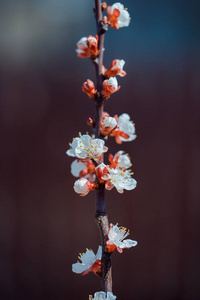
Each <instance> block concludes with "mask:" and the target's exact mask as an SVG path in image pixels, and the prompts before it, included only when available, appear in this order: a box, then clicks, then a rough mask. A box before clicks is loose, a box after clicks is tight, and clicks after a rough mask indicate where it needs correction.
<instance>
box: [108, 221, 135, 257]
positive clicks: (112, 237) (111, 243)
mask: <svg viewBox="0 0 200 300" xmlns="http://www.w3.org/2000/svg"><path fill="white" fill-rule="evenodd" d="M128 235H129V230H128V231H127V229H126V228H125V227H118V226H117V224H116V225H113V224H110V228H109V230H108V241H107V242H106V245H107V249H108V251H109V250H110V252H112V251H114V250H115V249H116V248H117V250H118V252H120V253H122V252H123V249H124V248H131V247H134V246H136V245H137V241H134V240H131V239H126V240H124V239H125V238H126V237H127V236H128Z"/></svg>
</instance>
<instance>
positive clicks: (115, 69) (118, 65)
mask: <svg viewBox="0 0 200 300" xmlns="http://www.w3.org/2000/svg"><path fill="white" fill-rule="evenodd" d="M124 65H125V61H124V60H123V59H121V60H120V59H115V60H113V62H112V63H111V66H110V68H109V69H108V70H107V71H106V72H105V74H104V76H105V77H107V78H110V77H114V76H117V75H119V76H121V77H124V76H125V75H126V72H125V71H124V70H123V67H124Z"/></svg>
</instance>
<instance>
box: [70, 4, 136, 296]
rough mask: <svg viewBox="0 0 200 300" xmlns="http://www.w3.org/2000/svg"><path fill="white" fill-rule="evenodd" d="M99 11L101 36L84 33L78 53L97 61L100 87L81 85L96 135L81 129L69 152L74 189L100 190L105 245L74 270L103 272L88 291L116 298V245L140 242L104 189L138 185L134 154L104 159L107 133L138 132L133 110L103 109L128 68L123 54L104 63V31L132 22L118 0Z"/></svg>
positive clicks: (126, 135)
mask: <svg viewBox="0 0 200 300" xmlns="http://www.w3.org/2000/svg"><path fill="white" fill-rule="evenodd" d="M106 8H107V15H108V17H106V16H104V17H103V14H102V11H103V10H105V9H106ZM94 12H95V19H96V27H97V35H96V36H95V37H94V36H92V35H89V36H88V37H83V38H81V39H80V41H79V42H78V43H77V49H76V52H77V55H78V57H80V58H90V59H91V61H92V63H93V64H94V66H95V73H96V87H95V84H94V83H93V82H92V81H91V80H90V79H87V80H86V81H85V82H84V83H83V85H82V91H83V92H84V93H86V94H87V95H88V96H89V98H90V99H93V101H94V103H95V118H93V117H89V118H88V119H87V124H88V125H89V126H91V127H92V129H93V131H94V134H95V135H93V136H90V135H88V134H84V135H82V134H81V133H80V134H79V137H76V138H74V139H73V141H72V143H70V149H69V150H67V152H66V153H67V155H69V156H72V157H75V158H76V160H75V161H73V162H72V164H71V173H72V175H73V176H75V177H79V179H78V180H76V181H75V183H74V191H75V192H76V193H78V194H79V195H80V196H86V195H87V194H88V193H89V192H90V191H92V190H96V200H95V220H96V223H97V226H98V228H99V231H100V236H101V246H99V248H98V251H97V254H96V255H95V254H94V252H93V251H92V250H89V249H87V250H86V252H85V253H82V254H80V255H79V260H80V261H78V262H77V263H75V264H73V265H72V271H73V272H75V273H77V274H82V275H86V274H88V273H90V272H93V273H94V274H96V275H97V276H100V277H101V281H102V291H100V292H97V293H95V294H94V298H93V297H92V296H89V299H90V300H100V299H102V300H115V299H116V296H114V295H113V293H112V275H111V254H112V253H113V252H114V251H115V250H117V251H118V252H119V253H122V252H123V249H128V248H131V247H134V246H136V245H137V242H136V241H133V240H131V239H126V240H124V239H125V238H126V237H127V235H129V231H127V230H126V228H124V227H118V225H117V224H116V225H113V224H109V222H108V216H107V213H106V209H105V198H104V193H105V189H106V190H111V189H113V188H114V187H115V188H116V190H117V191H118V192H119V193H123V192H124V190H132V189H134V188H135V187H136V184H137V182H136V180H135V179H134V178H132V175H133V173H132V172H131V170H130V167H131V166H132V163H131V160H130V158H129V155H128V154H125V153H124V151H118V152H117V153H116V154H115V155H113V154H111V153H110V154H109V159H108V160H109V163H110V164H109V165H105V164H104V153H105V152H107V151H108V148H107V147H106V146H105V139H106V138H107V137H108V136H110V137H115V141H116V143H117V144H122V142H128V141H133V140H134V139H135V138H136V134H135V125H134V123H133V122H132V121H131V120H130V116H129V115H128V114H126V113H123V114H122V115H120V116H118V115H115V116H114V117H111V116H110V115H109V114H108V113H107V112H104V101H105V100H107V99H109V98H110V96H111V95H112V94H113V93H115V92H117V91H118V90H119V89H120V86H119V85H118V82H117V79H116V76H117V75H119V76H120V77H124V76H126V72H125V71H124V70H123V67H124V64H125V61H124V60H123V59H121V60H120V59H115V60H113V61H112V63H111V65H110V67H109V68H108V69H106V68H105V67H104V65H103V52H104V36H105V33H106V31H107V30H108V27H109V26H110V27H112V28H114V29H119V28H121V27H127V26H128V25H129V22H130V16H129V13H128V11H127V9H125V8H124V6H123V5H122V4H121V3H119V2H117V3H115V4H113V5H112V6H108V7H107V4H106V3H105V2H103V3H101V1H100V0H95V8H94Z"/></svg>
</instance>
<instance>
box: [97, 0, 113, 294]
mask: <svg viewBox="0 0 200 300" xmlns="http://www.w3.org/2000/svg"><path fill="white" fill-rule="evenodd" d="M95 18H96V26H97V34H98V38H99V43H98V49H99V51H100V52H99V56H98V57H97V58H96V59H95V61H94V65H95V72H96V88H97V97H96V99H95V121H96V122H95V128H94V132H95V137H96V138H100V131H99V127H100V122H101V119H102V114H103V101H104V100H103V99H102V96H101V91H102V82H103V76H102V66H103V46H104V34H105V31H106V30H105V27H104V26H103V23H102V8H101V1H100V0H95ZM102 162H103V160H101V163H102ZM104 191H105V187H104V184H99V189H98V190H97V191H96V202H95V219H96V222H97V225H98V228H99V231H100V235H101V243H102V250H103V251H102V259H101V268H102V290H103V291H104V292H107V291H110V292H111V291H112V274H111V259H110V255H109V254H108V253H107V251H106V247H105V246H106V240H107V234H108V229H109V222H108V216H107V214H106V210H105V196H104Z"/></svg>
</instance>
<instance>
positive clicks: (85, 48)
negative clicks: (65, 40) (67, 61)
mask: <svg viewBox="0 0 200 300" xmlns="http://www.w3.org/2000/svg"><path fill="white" fill-rule="evenodd" d="M76 46H77V49H76V53H77V55H78V57H81V58H86V57H87V58H90V57H93V58H95V57H97V56H98V55H99V50H98V35H96V36H95V37H94V36H92V35H89V36H88V37H82V38H81V39H80V40H79V41H78V43H77V44H76Z"/></svg>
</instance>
